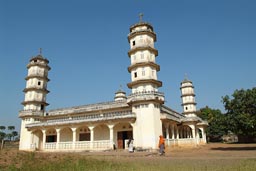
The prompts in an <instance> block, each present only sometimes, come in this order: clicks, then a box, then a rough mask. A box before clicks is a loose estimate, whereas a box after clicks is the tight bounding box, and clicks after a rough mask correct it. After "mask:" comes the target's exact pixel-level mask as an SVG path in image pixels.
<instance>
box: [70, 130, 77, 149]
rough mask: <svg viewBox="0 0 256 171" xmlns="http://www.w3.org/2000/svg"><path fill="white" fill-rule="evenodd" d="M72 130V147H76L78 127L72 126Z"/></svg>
mask: <svg viewBox="0 0 256 171" xmlns="http://www.w3.org/2000/svg"><path fill="white" fill-rule="evenodd" d="M71 130H72V133H73V139H72V140H73V141H72V142H73V143H72V148H73V149H75V147H76V128H71Z"/></svg>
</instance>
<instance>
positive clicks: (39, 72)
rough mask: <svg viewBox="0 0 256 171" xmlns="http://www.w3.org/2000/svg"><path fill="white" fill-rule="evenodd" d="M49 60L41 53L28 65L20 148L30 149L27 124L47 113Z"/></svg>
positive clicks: (20, 114)
mask: <svg viewBox="0 0 256 171" xmlns="http://www.w3.org/2000/svg"><path fill="white" fill-rule="evenodd" d="M48 63H49V61H48V60H47V59H46V58H44V57H43V56H42V54H41V49H40V54H39V55H37V56H35V57H32V58H31V59H30V61H29V63H28V65H27V69H28V75H27V77H26V78H25V80H26V88H25V89H24V90H23V92H24V93H25V99H24V101H23V102H22V104H23V106H24V108H23V110H22V111H20V112H19V117H20V118H21V119H22V121H21V133H20V149H21V150H29V149H30V147H28V146H27V144H30V143H29V142H27V141H30V140H31V138H30V136H31V133H30V132H29V131H28V130H27V129H26V124H29V123H33V122H37V121H39V120H40V119H41V118H42V116H43V115H44V113H45V107H46V106H47V105H48V103H47V102H46V95H47V94H48V93H49V91H48V90H47V83H48V81H49V79H48V71H49V70H50V69H51V68H50V67H49V66H48Z"/></svg>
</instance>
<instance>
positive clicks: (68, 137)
mask: <svg viewBox="0 0 256 171" xmlns="http://www.w3.org/2000/svg"><path fill="white" fill-rule="evenodd" d="M72 139H73V133H72V130H71V128H70V127H64V128H61V130H60V142H68V141H72Z"/></svg>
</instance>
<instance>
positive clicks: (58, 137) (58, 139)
mask: <svg viewBox="0 0 256 171" xmlns="http://www.w3.org/2000/svg"><path fill="white" fill-rule="evenodd" d="M56 132H57V143H56V149H59V143H60V129H59V128H57V129H56Z"/></svg>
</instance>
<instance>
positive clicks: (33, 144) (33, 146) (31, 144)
mask: <svg viewBox="0 0 256 171" xmlns="http://www.w3.org/2000/svg"><path fill="white" fill-rule="evenodd" d="M29 132H30V143H29V144H30V147H29V149H30V150H35V149H36V147H35V143H34V141H33V139H34V134H33V133H32V131H29Z"/></svg>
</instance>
